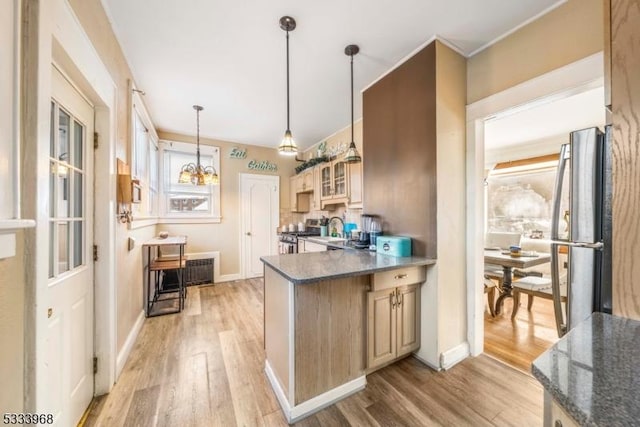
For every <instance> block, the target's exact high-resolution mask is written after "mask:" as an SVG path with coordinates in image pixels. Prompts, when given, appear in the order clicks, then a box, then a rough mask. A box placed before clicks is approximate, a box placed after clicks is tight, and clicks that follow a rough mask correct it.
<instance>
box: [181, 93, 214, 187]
mask: <svg viewBox="0 0 640 427" xmlns="http://www.w3.org/2000/svg"><path fill="white" fill-rule="evenodd" d="M193 109H194V110H196V126H197V128H196V163H195V164H194V163H187V164H185V165H183V166H182V169H181V170H180V177H179V178H178V182H179V183H180V184H189V183H191V184H193V185H210V184H219V183H220V178H219V177H218V172H217V171H216V170H215V168H214V167H213V166H202V165H201V164H200V111H202V110H204V108H203V107H201V106H200V105H194V106H193Z"/></svg>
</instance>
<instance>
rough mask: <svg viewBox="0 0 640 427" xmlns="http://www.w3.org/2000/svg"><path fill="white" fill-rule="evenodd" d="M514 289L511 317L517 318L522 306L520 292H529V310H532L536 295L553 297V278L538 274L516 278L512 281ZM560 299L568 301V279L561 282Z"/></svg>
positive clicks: (547, 297)
mask: <svg viewBox="0 0 640 427" xmlns="http://www.w3.org/2000/svg"><path fill="white" fill-rule="evenodd" d="M511 286H513V289H512V290H511V294H512V295H513V309H512V310H511V319H515V317H516V315H517V314H518V309H519V308H520V294H527V296H528V299H527V310H528V311H531V307H532V306H533V299H534V298H535V297H538V298H544V299H553V292H552V289H551V279H549V278H547V277H538V276H526V277H523V278H522V279H520V280H516V281H514V282H512V283H511ZM560 300H561V301H562V302H564V303H566V302H567V284H566V281H564V282H563V281H562V280H561V283H560Z"/></svg>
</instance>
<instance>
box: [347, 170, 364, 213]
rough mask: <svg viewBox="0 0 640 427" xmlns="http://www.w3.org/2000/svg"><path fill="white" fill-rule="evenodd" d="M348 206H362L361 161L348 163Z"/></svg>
mask: <svg viewBox="0 0 640 427" xmlns="http://www.w3.org/2000/svg"><path fill="white" fill-rule="evenodd" d="M349 207H350V208H362V163H351V164H350V165H349Z"/></svg>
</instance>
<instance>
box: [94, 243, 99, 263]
mask: <svg viewBox="0 0 640 427" xmlns="http://www.w3.org/2000/svg"><path fill="white" fill-rule="evenodd" d="M93 260H94V261H97V260H98V245H93Z"/></svg>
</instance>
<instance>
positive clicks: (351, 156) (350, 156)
mask: <svg viewBox="0 0 640 427" xmlns="http://www.w3.org/2000/svg"><path fill="white" fill-rule="evenodd" d="M358 52H360V48H359V47H358V45H355V44H350V45H349V46H347V47H345V48H344V54H345V55H348V56H350V57H351V143H350V144H349V149H348V150H347V153H346V154H345V156H344V161H345V162H347V163H359V162H361V161H362V157H360V154H359V153H358V149H357V148H356V143H355V141H354V139H353V55H357V54H358Z"/></svg>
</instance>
